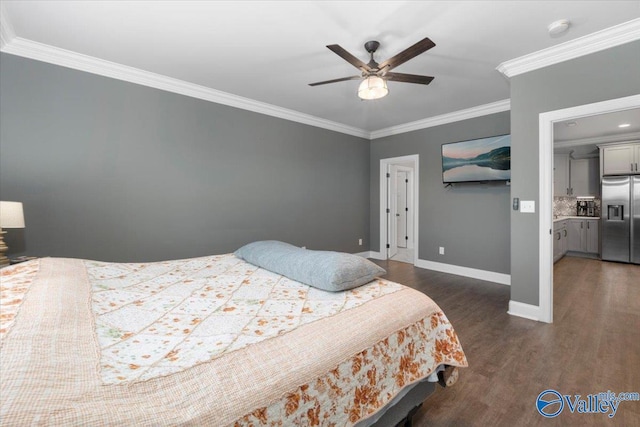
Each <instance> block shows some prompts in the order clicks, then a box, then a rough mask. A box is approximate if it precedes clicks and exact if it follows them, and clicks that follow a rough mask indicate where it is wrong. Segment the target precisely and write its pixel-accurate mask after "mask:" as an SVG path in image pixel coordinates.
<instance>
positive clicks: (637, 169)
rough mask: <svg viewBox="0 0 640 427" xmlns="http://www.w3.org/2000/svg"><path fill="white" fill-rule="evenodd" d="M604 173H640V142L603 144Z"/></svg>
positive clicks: (601, 150) (601, 155) (601, 149)
mask: <svg viewBox="0 0 640 427" xmlns="http://www.w3.org/2000/svg"><path fill="white" fill-rule="evenodd" d="M599 148H600V158H601V166H602V175H630V174H640V143H627V144H611V145H601V146H599Z"/></svg>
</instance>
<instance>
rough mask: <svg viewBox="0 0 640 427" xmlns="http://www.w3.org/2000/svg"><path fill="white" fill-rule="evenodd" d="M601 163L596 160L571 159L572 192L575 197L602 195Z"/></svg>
mask: <svg viewBox="0 0 640 427" xmlns="http://www.w3.org/2000/svg"><path fill="white" fill-rule="evenodd" d="M599 168H600V162H599V160H598V159H596V158H590V159H576V160H573V159H571V163H570V171H571V173H570V176H571V178H570V180H569V182H570V184H571V186H570V191H571V195H572V196H575V197H588V196H599V195H600V172H599Z"/></svg>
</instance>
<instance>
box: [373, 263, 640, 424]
mask: <svg viewBox="0 0 640 427" xmlns="http://www.w3.org/2000/svg"><path fill="white" fill-rule="evenodd" d="M377 263H379V264H380V265H381V266H382V267H384V268H385V269H387V271H388V274H387V275H386V276H385V277H386V278H388V279H389V280H393V281H396V282H399V283H403V284H405V285H407V286H410V287H413V288H415V289H418V290H420V291H422V292H424V293H426V294H427V295H429V296H430V297H431V298H432V299H433V300H434V301H435V302H436V303H437V304H438V305H439V306H440V307H441V308H442V309H443V310H444V312H445V314H446V315H447V317H448V318H449V320H450V321H451V323H452V324H453V326H454V328H455V330H456V331H457V333H458V336H459V337H460V342H461V343H462V346H463V348H464V351H465V353H466V355H467V358H468V361H469V367H468V368H466V369H461V370H460V378H459V380H458V382H457V383H456V384H455V385H453V386H452V387H449V388H445V389H443V388H441V387H439V386H438V387H437V389H436V392H435V393H434V394H433V395H432V396H430V397H429V398H428V399H427V400H426V401H425V403H424V404H423V405H422V408H421V409H420V410H419V411H418V413H417V414H416V416H415V417H414V424H413V425H414V426H420V427H422V426H425V427H426V426H477V425H492V426H515V425H527V426H549V425H553V426H556V425H557V426H560V425H562V426H573V425H575V426H591V425H593V426H596V425H598V426H600V425H624V426H640V402H632V401H629V402H622V403H620V406H619V408H618V411H617V413H616V415H615V417H614V418H613V419H609V418H607V415H602V414H578V413H573V414H572V413H571V412H569V410H567V409H565V410H564V411H563V412H562V413H561V414H560V415H558V417H556V418H553V419H547V418H544V417H542V416H541V415H540V414H539V413H538V412H537V410H536V398H537V396H538V394H539V393H541V392H542V391H544V390H546V389H554V390H557V391H558V392H560V393H562V394H571V395H574V394H580V395H582V396H587V395H588V394H597V393H600V392H607V391H608V390H611V391H613V392H616V393H619V392H640V356H639V355H640V339H638V331H640V266H637V265H629V264H618V263H612V262H603V261H599V260H593V259H586V258H577V257H570V256H565V257H564V258H563V259H561V260H560V261H558V262H557V263H556V264H555V268H554V319H555V322H554V323H552V324H546V323H540V322H535V321H531V320H527V319H523V318H519V317H515V316H510V315H508V314H507V308H508V303H509V298H510V289H509V287H508V286H504V285H499V284H495V283H491V282H485V281H481V280H476V279H470V278H466V277H461V276H455V275H451V274H446V273H439V272H435V271H430V270H425V269H421V268H416V267H413V266H411V265H409V264H404V263H399V262H394V261H377Z"/></svg>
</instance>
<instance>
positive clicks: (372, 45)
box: [364, 40, 380, 53]
mask: <svg viewBox="0 0 640 427" xmlns="http://www.w3.org/2000/svg"><path fill="white" fill-rule="evenodd" d="M379 47H380V42H377V41H375V40H370V41H368V42H366V43H365V44H364V48H365V49H366V50H367V52H369V53H373V52H375V51H376V50H378V48H379Z"/></svg>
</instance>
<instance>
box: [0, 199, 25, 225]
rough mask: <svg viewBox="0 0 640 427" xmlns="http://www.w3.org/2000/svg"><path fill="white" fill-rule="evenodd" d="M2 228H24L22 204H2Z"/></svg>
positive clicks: (0, 211)
mask: <svg viewBox="0 0 640 427" xmlns="http://www.w3.org/2000/svg"><path fill="white" fill-rule="evenodd" d="M0 228H24V213H23V212H22V203H20V202H0Z"/></svg>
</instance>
